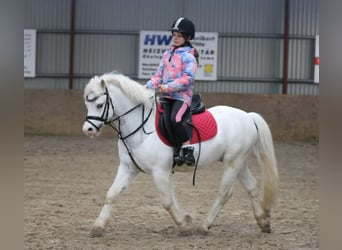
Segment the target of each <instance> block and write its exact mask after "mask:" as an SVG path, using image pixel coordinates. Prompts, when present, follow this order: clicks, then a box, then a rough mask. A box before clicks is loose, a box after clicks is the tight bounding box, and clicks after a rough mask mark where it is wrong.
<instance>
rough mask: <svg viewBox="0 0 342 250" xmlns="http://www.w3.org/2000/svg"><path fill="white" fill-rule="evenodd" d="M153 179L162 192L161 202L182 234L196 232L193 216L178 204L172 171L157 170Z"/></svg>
mask: <svg viewBox="0 0 342 250" xmlns="http://www.w3.org/2000/svg"><path fill="white" fill-rule="evenodd" d="M152 176H153V179H154V182H155V184H156V187H157V189H158V191H159V192H160V197H161V203H162V205H163V207H164V208H165V209H166V211H168V212H169V214H170V215H171V217H172V218H173V220H174V221H175V223H176V225H177V226H178V229H179V232H180V234H181V235H191V234H193V232H194V227H193V224H192V217H191V216H190V215H189V214H185V213H184V212H183V210H182V209H181V208H180V207H179V206H178V202H177V199H176V197H175V193H174V189H173V186H172V181H171V172H170V171H161V170H160V171H159V170H158V171H157V172H154V173H153V175H152Z"/></svg>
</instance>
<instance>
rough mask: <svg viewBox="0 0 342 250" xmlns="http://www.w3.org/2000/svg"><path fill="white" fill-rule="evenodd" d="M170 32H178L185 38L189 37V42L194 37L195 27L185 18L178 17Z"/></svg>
mask: <svg viewBox="0 0 342 250" xmlns="http://www.w3.org/2000/svg"><path fill="white" fill-rule="evenodd" d="M170 30H171V32H173V31H176V32H180V33H182V34H184V35H186V36H189V40H191V39H193V38H194V37H195V25H194V24H193V22H191V21H190V20H189V19H187V18H186V17H179V18H177V19H176V21H174V22H173V24H172V27H171V29H170Z"/></svg>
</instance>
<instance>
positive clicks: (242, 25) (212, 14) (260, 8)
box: [184, 0, 284, 34]
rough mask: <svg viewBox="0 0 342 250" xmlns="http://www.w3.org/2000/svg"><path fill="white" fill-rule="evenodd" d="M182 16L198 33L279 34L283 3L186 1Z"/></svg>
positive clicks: (260, 1)
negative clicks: (193, 23) (188, 19)
mask: <svg viewBox="0 0 342 250" xmlns="http://www.w3.org/2000/svg"><path fill="white" fill-rule="evenodd" d="M184 3H185V15H186V16H188V17H190V18H191V19H193V21H194V22H195V23H196V27H197V28H198V31H205V32H220V33H236V34H240V33H254V34H279V33H281V31H282V29H283V27H282V19H283V16H284V15H283V4H282V3H283V1H274V0H257V1H256V0H230V1H227V0H216V1H215V0H213V1H207V0H186V1H184Z"/></svg>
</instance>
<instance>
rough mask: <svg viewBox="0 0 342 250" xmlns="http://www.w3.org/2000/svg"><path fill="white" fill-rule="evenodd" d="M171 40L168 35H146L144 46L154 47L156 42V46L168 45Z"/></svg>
mask: <svg viewBox="0 0 342 250" xmlns="http://www.w3.org/2000/svg"><path fill="white" fill-rule="evenodd" d="M171 40H172V36H171V35H169V36H167V35H163V36H161V35H146V36H145V40H144V45H147V44H149V45H154V44H155V43H156V42H157V44H158V45H169V44H170V42H171Z"/></svg>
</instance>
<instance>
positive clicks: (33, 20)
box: [24, 0, 71, 30]
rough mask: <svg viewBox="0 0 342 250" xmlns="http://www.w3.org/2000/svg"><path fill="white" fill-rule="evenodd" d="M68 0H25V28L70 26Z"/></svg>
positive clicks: (66, 27)
mask: <svg viewBox="0 0 342 250" xmlns="http://www.w3.org/2000/svg"><path fill="white" fill-rule="evenodd" d="M70 9H71V1H70V0H57V1H56V0H26V1H25V14H26V15H25V24H24V27H25V29H29V28H32V29H53V30H61V29H62V30H65V29H69V28H70Z"/></svg>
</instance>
